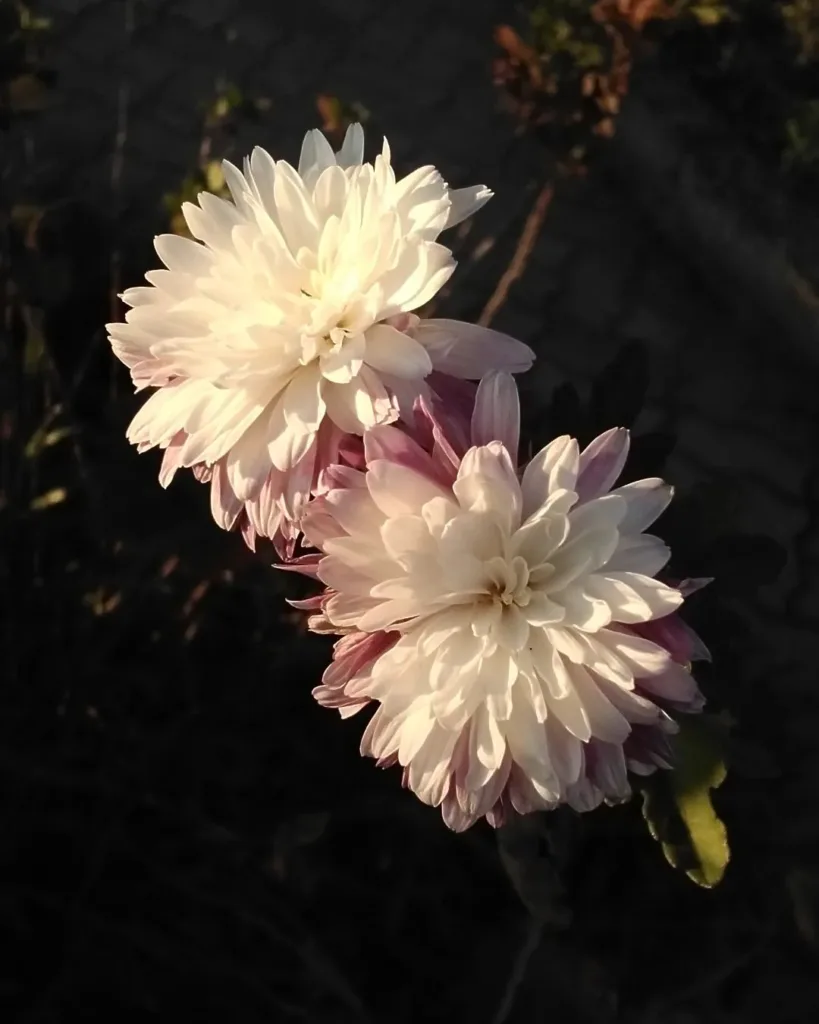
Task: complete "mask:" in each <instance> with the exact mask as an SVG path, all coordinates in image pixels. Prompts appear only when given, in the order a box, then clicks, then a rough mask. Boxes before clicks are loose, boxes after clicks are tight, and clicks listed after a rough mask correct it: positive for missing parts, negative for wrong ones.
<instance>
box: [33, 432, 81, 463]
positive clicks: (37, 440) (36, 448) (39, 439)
mask: <svg viewBox="0 0 819 1024" xmlns="http://www.w3.org/2000/svg"><path fill="white" fill-rule="evenodd" d="M73 433H74V431H73V429H72V428H71V427H54V428H53V429H52V430H49V429H48V427H46V426H42V427H38V428H37V430H35V432H34V434H32V436H31V438H30V440H29V442H28V444H27V445H26V447H25V455H26V458H28V459H36V458H37V456H38V455H40V454H41V452H43V451H44V450H45V449H46V448H50V447H51V446H52V445H54V444H59V442H60V441H62V440H63V438H65V437H69V436H70V435H71V434H73Z"/></svg>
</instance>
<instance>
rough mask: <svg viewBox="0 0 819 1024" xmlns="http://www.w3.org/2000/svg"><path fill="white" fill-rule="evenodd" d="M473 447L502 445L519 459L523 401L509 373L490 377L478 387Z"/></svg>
mask: <svg viewBox="0 0 819 1024" xmlns="http://www.w3.org/2000/svg"><path fill="white" fill-rule="evenodd" d="M471 434H472V444H474V445H485V444H489V443H490V441H500V443H501V444H502V445H503V446H504V448H506V450H507V451H508V452H509V454H510V455H511V456H512V457H513V458H516V457H517V451H518V443H519V441H520V401H519V399H518V389H517V385H516V384H515V380H514V378H513V377H512V376H511V375H510V374H508V373H496V372H492V373H488V374H486V376H485V377H483V378H482V379H481V382H480V384H479V385H478V393H477V395H476V396H475V408H474V411H473V413H472V426H471Z"/></svg>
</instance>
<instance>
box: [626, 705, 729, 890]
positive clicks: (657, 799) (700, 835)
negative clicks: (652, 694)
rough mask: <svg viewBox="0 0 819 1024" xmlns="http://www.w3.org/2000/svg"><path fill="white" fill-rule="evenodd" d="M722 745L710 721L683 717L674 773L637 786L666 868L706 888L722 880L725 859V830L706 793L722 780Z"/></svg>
mask: <svg viewBox="0 0 819 1024" xmlns="http://www.w3.org/2000/svg"><path fill="white" fill-rule="evenodd" d="M722 746H723V743H722V739H721V736H720V728H719V727H718V726H716V725H715V724H714V723H713V722H709V720H708V719H707V718H705V717H704V716H703V717H700V716H684V717H683V718H682V719H681V720H680V732H679V734H678V735H677V736H676V737H675V738H674V753H675V758H676V767H675V769H674V770H673V771H662V772H657V773H656V774H655V775H652V776H650V777H649V778H647V779H646V780H645V781H644V783H643V786H642V789H643V816H644V817H645V819H646V822H647V824H648V828H649V832H650V833H651V835H652V836H653V837H654V838H655V839H656V840H657V841H658V842H659V843H660V844H661V845H662V848H663V853H664V854H665V856H666V859H667V860H668V862H669V864H671V865H672V866H673V867H675V868H678V869H679V870H680V871H684V872H685V873H686V875H688V877H689V878H690V879H691V880H692V881H693V882H696V883H697V885H701V886H704V887H706V888H712V887H713V886H715V885H717V883H718V882H719V881H720V880H721V879H722V876H723V875H724V873H725V868H726V867H727V865H728V860H729V858H730V850H729V847H728V835H727V832H726V829H725V825H724V824H723V823H722V821H721V820H720V819H719V817H718V816H717V813H716V811H715V810H714V806H713V804H712V803H711V790H712V789H716V788H717V787H718V786H720V785H721V784H722V782H723V781H724V780H725V760H724V755H723V751H722Z"/></svg>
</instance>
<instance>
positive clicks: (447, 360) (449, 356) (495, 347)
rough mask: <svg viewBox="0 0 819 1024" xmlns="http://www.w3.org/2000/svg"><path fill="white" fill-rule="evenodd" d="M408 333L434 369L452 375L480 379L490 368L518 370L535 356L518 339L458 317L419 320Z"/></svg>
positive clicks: (528, 364)
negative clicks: (417, 343) (426, 354)
mask: <svg viewBox="0 0 819 1024" xmlns="http://www.w3.org/2000/svg"><path fill="white" fill-rule="evenodd" d="M412 333H413V336H414V337H415V338H416V339H417V340H418V341H420V342H421V344H422V345H423V346H424V348H425V349H426V350H427V352H428V353H429V356H430V359H431V360H432V365H433V366H434V367H435V369H436V370H440V371H441V372H442V373H448V374H451V375H452V376H453V377H465V378H467V379H468V380H480V378H481V377H483V376H484V374H486V373H489V372H490V371H491V370H506V371H507V372H508V373H522V372H523V371H524V370H528V369H529V367H530V366H531V365H532V363H533V362H534V358H535V354H534V352H533V351H532V350H531V349H530V348H529V346H528V345H524V343H523V342H522V341H517V340H516V339H515V338H511V337H509V335H507V334H501V333H500V332H499V331H493V330H490V329H489V328H488V327H479V326H477V324H468V323H463V322H462V321H460V320H422V321H421V323H420V324H418V326H417V327H416V328H415V329H414V330H413V332H412Z"/></svg>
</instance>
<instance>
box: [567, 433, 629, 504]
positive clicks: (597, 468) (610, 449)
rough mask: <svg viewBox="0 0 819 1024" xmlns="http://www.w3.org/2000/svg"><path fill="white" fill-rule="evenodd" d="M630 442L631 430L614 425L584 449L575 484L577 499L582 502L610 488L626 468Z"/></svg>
mask: <svg viewBox="0 0 819 1024" xmlns="http://www.w3.org/2000/svg"><path fill="white" fill-rule="evenodd" d="M629 446H630V436H629V432H628V430H626V429H625V427H613V428H612V429H611V430H607V431H606V432H605V433H604V434H600V436H599V437H596V438H595V439H594V440H593V441H592V442H591V444H589V445H588V446H587V447H586V448H584V449H583V451H582V452H581V453H580V468H579V470H578V474H577V484H576V486H575V491H577V496H578V503H581V504H582V503H583V502H584V501H589V500H590V499H591V498H597V497H599V496H600V495H601V494H605V493H606V491H609V490H611V488H612V487H613V486H614V484H615V483H616V481H617V478H618V477H619V476H620V474H621V473H622V472H623V467H624V466H625V463H626V458H627V457H628V450H629Z"/></svg>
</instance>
